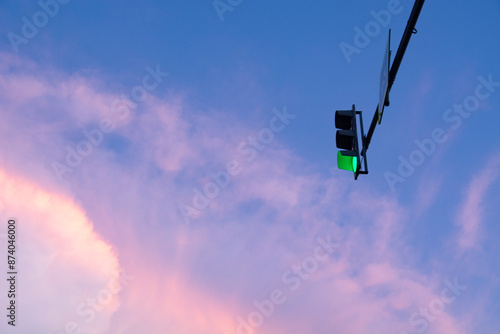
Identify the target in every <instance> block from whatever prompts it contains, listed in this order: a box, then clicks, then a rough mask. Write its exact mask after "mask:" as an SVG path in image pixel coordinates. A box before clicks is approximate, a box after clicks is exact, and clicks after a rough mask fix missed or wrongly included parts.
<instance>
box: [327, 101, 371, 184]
mask: <svg viewBox="0 0 500 334" xmlns="http://www.w3.org/2000/svg"><path fill="white" fill-rule="evenodd" d="M357 114H359V115H360V125H361V138H362V140H364V133H363V119H362V116H361V111H356V107H355V105H352V109H351V110H337V111H335V127H336V128H337V129H338V130H337V133H336V136H335V140H336V143H337V148H339V149H341V151H339V152H338V153H337V166H338V168H339V169H344V170H349V171H352V172H353V173H354V179H357V178H358V175H359V174H367V173H368V171H367V166H366V157H364V161H365V171H361V156H364V155H365V154H364V153H365V152H364V149H362V150H361V151H360V149H359V142H358V124H357V117H356V115H357Z"/></svg>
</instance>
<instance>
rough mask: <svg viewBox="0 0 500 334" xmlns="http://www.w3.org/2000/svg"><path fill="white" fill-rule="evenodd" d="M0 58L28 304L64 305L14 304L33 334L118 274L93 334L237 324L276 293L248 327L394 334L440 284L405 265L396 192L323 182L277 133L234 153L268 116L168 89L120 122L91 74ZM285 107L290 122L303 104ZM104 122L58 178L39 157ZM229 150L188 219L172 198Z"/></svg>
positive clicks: (61, 153)
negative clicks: (122, 276)
mask: <svg viewBox="0 0 500 334" xmlns="http://www.w3.org/2000/svg"><path fill="white" fill-rule="evenodd" d="M0 59H1V61H0V64H2V65H1V66H0V69H1V71H2V72H1V73H0V74H1V76H2V81H0V82H1V83H2V85H1V86H0V88H2V87H3V88H5V89H7V90H9V94H7V93H5V94H3V95H2V102H1V103H2V104H1V105H0V108H1V110H2V116H4V119H5V123H9V124H11V126H10V127H8V126H5V125H1V130H2V132H0V139H2V140H7V139H9V140H11V141H10V142H11V143H12V146H13V147H14V148H15V150H10V151H7V149H6V148H0V156H1V157H2V160H1V165H0V166H1V167H2V168H3V169H4V171H5V172H4V175H5V178H4V179H5V180H11V179H12V180H13V179H14V176H12V175H14V172H13V171H16V172H15V175H16V176H15V181H4V182H15V186H14V185H13V186H12V189H14V188H15V189H19V190H16V191H19V193H16V196H13V197H12V196H11V197H12V199H10V200H9V202H8V203H7V202H6V203H7V204H4V206H5V208H7V209H8V211H9V212H28V213H29V214H30V215H29V217H28V216H26V217H24V216H22V215H18V218H19V220H20V221H32V223H31V224H33V226H34V227H36V229H33V231H38V232H37V233H38V234H36V233H35V232H31V234H29V238H31V239H33V240H32V242H33V243H32V244H33V246H32V247H34V248H33V251H35V249H36V251H38V252H40V254H42V255H39V256H40V257H41V259H40V262H39V263H41V264H42V265H40V266H41V267H36V266H35V265H34V264H33V269H26V271H31V273H32V274H33V275H34V276H33V277H37V278H38V281H37V282H38V283H37V285H38V286H40V291H37V290H35V289H34V291H33V294H32V295H33V296H34V297H33V298H40V300H42V299H41V298H42V297H44V296H49V295H52V294H54V295H57V296H59V297H58V298H55V299H54V300H53V305H52V306H51V307H52V308H50V307H49V308H46V309H47V310H50V312H56V311H55V310H58V309H59V308H60V309H61V310H63V311H61V313H57V314H59V315H58V316H55V317H45V315H46V314H47V313H46V312H42V314H40V311H38V309H37V310H35V309H33V310H29V311H26V313H27V314H30V315H33V317H38V320H37V321H38V322H36V321H35V322H34V323H37V324H39V325H40V326H41V327H38V328H39V329H40V328H48V329H49V330H55V329H58V328H61V327H60V326H62V325H63V324H64V322H65V321H66V319H71V318H72V317H75V312H74V307H75V305H78V303H81V301H82V298H83V300H85V298H86V297H87V296H92V295H96V294H98V293H99V291H100V290H99V289H101V290H102V289H103V288H105V287H106V286H107V285H108V284H109V280H110V279H111V278H112V274H113V273H114V272H116V271H118V270H119V269H120V268H122V269H123V268H127V273H129V275H132V276H133V277H134V279H133V281H131V282H130V283H129V284H128V285H127V286H126V288H123V289H122V290H121V291H120V292H119V294H116V295H113V302H110V303H109V305H107V306H106V307H105V308H104V310H103V311H102V312H100V313H99V314H98V315H96V320H95V321H92V322H91V323H89V324H88V326H91V328H92V329H93V330H94V331H95V332H97V333H98V332H99V331H104V330H108V331H109V332H111V333H118V334H120V333H123V334H129V333H133V334H135V333H137V332H148V333H179V332H184V333H204V334H205V333H206V334H212V333H213V334H216V333H217V334H222V333H225V332H227V333H231V334H233V333H235V332H236V329H237V326H238V318H239V317H241V318H242V319H247V320H248V316H249V314H251V313H252V312H254V311H255V304H254V302H255V301H257V302H260V301H262V300H265V299H268V298H270V293H271V292H272V291H273V290H275V289H280V290H282V291H283V292H284V293H285V294H286V302H284V303H283V304H282V305H277V306H276V308H275V312H274V314H273V315H272V316H271V317H269V318H266V319H265V322H264V323H263V324H262V326H261V327H259V328H258V332H260V333H306V332H316V333H331V332H335V331H338V332H344V333H366V332H374V333H382V332H383V333H387V332H394V333H397V332H398V330H400V329H401V330H404V329H405V328H407V327H409V324H408V317H409V315H410V314H411V313H412V312H413V311H414V310H415V309H416V308H418V307H419V306H422V305H427V304H428V303H429V300H431V299H432V298H435V297H436V295H437V294H438V291H440V287H439V279H438V278H430V277H429V276H428V275H426V273H421V272H420V271H419V268H418V267H417V266H416V264H415V261H414V260H413V259H412V255H411V249H410V248H409V247H408V246H407V245H406V243H405V241H406V240H407V238H408V236H407V235H404V234H403V232H402V231H403V229H402V226H403V225H404V224H405V223H407V222H408V213H407V212H406V210H405V209H404V208H401V207H400V206H399V204H398V203H397V201H396V200H395V199H394V198H389V197H384V196H381V195H380V194H376V193H373V191H371V190H370V189H368V188H365V187H364V186H361V188H359V189H357V190H356V189H355V188H354V187H353V186H352V182H349V183H347V182H346V181H344V180H342V179H337V178H336V177H333V176H322V175H320V174H319V173H318V172H317V171H315V170H314V168H312V167H311V166H310V165H309V163H308V162H307V161H304V160H303V159H301V158H300V157H297V156H296V155H294V154H293V152H292V151H291V150H290V149H288V148H287V147H286V146H285V145H284V144H283V143H282V142H281V141H280V134H279V133H275V138H274V140H273V141H272V142H270V143H269V144H268V145H266V146H265V148H263V149H262V150H259V152H258V153H257V154H256V155H255V158H254V159H252V160H250V159H247V158H248V155H246V156H244V155H241V154H240V153H239V152H238V147H239V145H240V143H242V142H244V141H245V140H248V136H255V135H257V134H258V133H259V131H260V130H261V129H263V128H264V127H266V126H268V124H269V121H270V119H271V118H272V117H274V113H273V111H272V110H269V114H268V115H265V116H264V118H266V117H267V118H266V119H264V120H263V121H262V124H263V125H262V124H256V125H251V124H242V122H240V121H238V119H236V118H235V117H232V116H230V115H227V114H224V113H221V112H218V111H213V110H208V111H196V110H192V108H190V107H189V103H188V102H189V101H186V99H185V97H183V96H182V95H181V94H174V93H170V94H165V95H164V96H153V95H151V96H148V97H147V99H145V100H144V101H143V102H141V103H140V105H139V106H138V107H137V108H136V109H131V110H130V113H129V115H128V117H127V118H124V119H122V120H120V119H119V118H113V116H116V113H115V112H114V111H113V108H112V102H113V101H114V99H115V98H118V97H119V95H120V93H119V92H118V93H116V92H111V91H108V90H106V89H105V87H106V85H105V83H104V82H103V81H102V80H100V79H99V78H94V77H91V76H85V75H83V74H73V75H67V74H63V73H60V72H57V71H53V72H50V71H48V70H43V69H40V70H39V71H35V72H36V73H38V74H37V75H36V76H35V75H33V74H29V73H32V72H31V71H27V69H26V68H27V67H29V68H30V70H33V69H35V70H37V69H38V67H37V65H36V64H32V63H29V62H28V63H24V62H22V61H20V60H19V59H18V58H12V57H10V56H6V55H0ZM23 83H29V84H27V86H26V87H28V88H27V90H26V91H23V89H24V88H23ZM110 85H111V84H110ZM9 87H10V88H9ZM12 87H14V88H12ZM96 87H99V89H97V88H96ZM0 94H2V93H0ZM108 102H109V104H108ZM279 109H280V110H281V108H279ZM43 111H47V112H48V113H43ZM289 112H291V113H293V114H297V115H298V116H297V121H298V120H299V119H300V111H296V110H291V108H289ZM32 116H34V117H35V119H33V118H32ZM103 117H109V118H112V119H113V121H114V130H113V131H112V132H111V133H106V134H103V140H102V143H101V144H99V145H96V146H95V147H93V150H92V153H90V154H88V155H87V156H85V157H83V158H82V162H81V163H80V164H79V165H78V166H77V167H74V168H72V171H71V172H70V173H67V174H65V175H64V180H65V181H66V183H60V182H59V180H58V178H57V176H56V175H55V173H54V171H53V170H52V168H51V163H52V162H53V161H54V160H56V161H59V162H61V163H63V162H64V157H65V154H66V151H65V150H66V149H65V147H66V146H68V145H69V146H71V147H76V146H77V144H78V142H79V141H81V140H84V139H85V136H84V135H83V134H82V132H81V131H82V129H84V128H92V127H93V128H95V126H96V124H98V123H99V121H100V120H101V119H102V118H103ZM294 121H295V120H294ZM5 123H3V124H5ZM284 131H286V129H285V130H284ZM26 157H30V163H29V164H27V163H26V162H25V161H26ZM7 158H8V159H7ZM235 159H236V160H238V161H239V162H240V164H241V167H242V171H241V173H240V174H239V175H236V176H234V177H232V178H231V182H230V183H229V184H228V185H227V187H225V188H224V189H221V190H220V193H219V195H218V196H216V197H215V198H212V199H211V200H210V204H209V205H208V206H207V208H205V209H203V210H200V213H199V215H198V216H197V217H196V218H194V219H193V222H192V224H191V225H189V226H186V225H185V223H184V220H183V217H182V216H181V214H180V213H179V210H178V205H177V204H178V203H179V202H184V203H190V201H191V200H192V198H193V188H199V189H202V188H203V186H204V185H205V184H206V183H207V182H211V180H212V179H211V176H210V175H211V173H216V172H218V171H220V170H223V169H224V167H225V166H226V164H227V162H228V161H230V160H235ZM349 181H350V180H349ZM28 198H31V199H33V200H32V201H30V200H27V199H28ZM21 199H23V200H21ZM73 199H75V200H73ZM75 203H78V205H76V204H75ZM424 204H425V203H424ZM16 205H17V206H16ZM423 207H425V205H423ZM56 208H57V209H56ZM90 221H92V222H93V224H92V223H91V222H90ZM92 226H93V227H92ZM329 236H331V237H332V238H333V239H334V240H335V241H337V242H339V243H340V244H341V247H340V248H339V250H338V252H335V253H334V254H332V255H331V257H330V258H329V260H328V261H324V262H321V263H318V268H317V269H316V270H315V271H314V272H313V273H311V274H310V275H308V277H307V278H300V277H299V276H298V274H295V273H293V269H292V268H294V266H302V265H303V264H304V263H307V261H308V260H307V259H308V258H310V257H311V256H312V255H313V254H314V251H315V248H316V247H317V245H318V244H317V238H318V237H321V238H328V237H329ZM42 237H43V238H42ZM25 238H28V234H26V235H25ZM31 239H30V240H31ZM26 240H28V239H26ZM26 244H28V242H27V241H26ZM59 249H60V251H59ZM67 254H70V255H67ZM35 258H36V257H35ZM118 259H119V262H118ZM50 261H56V263H57V265H52V266H51V267H50V266H49V263H52V262H50ZM57 261H58V262H57ZM37 263H38V262H37ZM44 263H45V264H44ZM69 267H71V268H72V271H71V272H72V273H73V274H71V273H70V272H69V271H68V272H66V271H65V268H69ZM27 268H31V267H27ZM35 268H37V269H35ZM44 270H45V271H44ZM51 270H53V271H51ZM288 272H290V274H287V275H292V276H290V277H289V279H290V280H292V281H295V282H296V281H297V279H298V278H300V280H299V282H300V287H299V288H297V289H295V290H294V289H292V286H293V285H292V284H291V283H289V281H290V280H288V281H287V280H284V279H283V274H284V273H288ZM56 273H57V274H60V277H59V278H58V277H55V276H53V275H55V274H56ZM27 274H28V273H26V275H27ZM49 274H50V275H51V276H44V275H49ZM51 279H55V280H54V281H51ZM45 287H48V288H46V290H44V289H45ZM59 291H61V292H63V293H59ZM33 305H37V304H36V303H34V304H33ZM40 309H41V308H40ZM47 312H48V311H47ZM447 312H448V310H446V311H445V314H443V315H442V316H441V317H440V318H439V320H437V321H436V322H435V323H433V324H431V325H430V328H432V329H431V331H429V333H431V332H432V331H435V332H438V331H437V330H438V329H439V328H440V326H447V327H446V329H447V330H448V331H447V332H456V333H460V331H459V330H458V329H457V328H458V327H457V326H458V325H457V323H458V322H457V320H456V319H455V318H454V317H453V316H452V315H449V314H448V313H447ZM50 314H52V313H50ZM76 318H78V316H76ZM97 319H100V320H97ZM444 323H446V324H447V325H443V324H444ZM374 329H375V331H374ZM441 329H442V328H441ZM89 332H91V331H89Z"/></svg>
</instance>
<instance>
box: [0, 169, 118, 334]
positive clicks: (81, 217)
mask: <svg viewBox="0 0 500 334" xmlns="http://www.w3.org/2000/svg"><path fill="white" fill-rule="evenodd" d="M0 189H2V191H1V192H0V202H1V203H2V205H1V207H2V209H1V214H2V217H4V218H5V216H6V215H12V216H14V217H15V218H16V224H17V231H18V232H17V235H18V236H17V242H16V245H17V247H16V248H17V252H16V254H15V255H16V257H17V263H18V264H17V271H18V273H19V275H18V285H17V288H18V290H19V291H18V298H17V304H18V322H17V325H16V327H17V328H18V329H19V330H21V331H22V332H24V333H32V332H40V331H43V332H49V331H52V330H53V331H55V330H60V329H61V328H64V326H65V325H66V324H67V323H68V322H71V321H75V322H79V323H81V324H82V325H83V324H84V321H82V319H81V318H80V317H79V315H78V314H77V309H78V305H79V304H80V303H82V302H85V300H86V298H87V297H91V296H96V294H97V293H98V292H99V291H100V290H102V289H104V288H106V286H107V284H108V283H109V281H110V280H111V279H112V278H113V275H118V274H119V273H120V270H121V269H120V266H119V263H118V259H117V254H116V250H113V248H112V247H111V245H110V244H108V243H107V242H106V241H104V240H103V239H102V237H100V236H99V235H97V234H96V233H95V232H94V230H93V224H92V222H91V221H89V219H88V218H87V217H86V214H85V212H83V211H82V210H81V208H80V207H79V206H78V205H77V204H75V203H74V202H73V201H72V200H71V199H69V198H66V197H63V196H60V195H57V194H54V193H50V192H47V191H45V190H43V189H41V188H40V187H38V186H37V185H36V184H32V183H30V182H28V181H25V180H23V179H22V178H20V177H18V176H15V175H13V174H12V173H9V172H6V171H4V170H0ZM4 218H2V221H6V220H5V219H4ZM2 249H3V247H2ZM4 300H5V299H4ZM119 304H120V302H119V298H118V295H113V296H112V298H111V300H109V301H106V307H105V308H104V309H103V310H102V312H101V313H100V316H99V317H98V318H96V320H95V321H93V322H91V323H90V324H88V325H87V324H85V325H86V328H87V329H89V330H90V331H95V332H96V331H102V330H106V328H107V327H108V326H109V323H110V317H111V315H112V314H113V312H114V311H116V309H117V308H118V307H119ZM26 318H28V319H29V321H26ZM21 319H23V320H21ZM1 326H3V327H4V330H5V329H6V328H5V326H7V325H6V323H5V322H2V324H1Z"/></svg>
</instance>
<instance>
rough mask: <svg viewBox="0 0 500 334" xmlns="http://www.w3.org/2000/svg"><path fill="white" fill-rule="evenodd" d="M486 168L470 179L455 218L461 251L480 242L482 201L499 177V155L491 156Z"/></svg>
mask: <svg viewBox="0 0 500 334" xmlns="http://www.w3.org/2000/svg"><path fill="white" fill-rule="evenodd" d="M486 166H487V167H485V168H484V169H483V170H482V171H480V172H479V173H477V175H476V176H474V178H473V179H472V181H471V183H470V185H469V188H468V190H467V194H466V197H465V201H464V204H463V206H462V210H460V212H459V214H458V217H457V224H458V225H459V227H460V235H459V237H458V246H459V248H460V250H461V251H464V250H468V249H470V248H474V247H475V246H476V245H477V243H478V242H479V240H480V234H479V233H480V229H481V222H482V220H483V211H484V207H483V201H484V199H485V196H486V194H487V191H488V189H489V187H490V186H491V185H492V184H493V183H494V182H495V181H496V180H497V179H498V176H499V175H500V155H499V154H495V155H493V156H492V157H491V158H490V159H489V161H488V162H487V164H486Z"/></svg>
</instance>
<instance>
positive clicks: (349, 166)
mask: <svg viewBox="0 0 500 334" xmlns="http://www.w3.org/2000/svg"><path fill="white" fill-rule="evenodd" d="M337 166H338V167H339V169H344V170H350V171H351V172H354V173H356V172H357V171H358V157H357V154H356V152H354V151H339V152H338V154H337Z"/></svg>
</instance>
